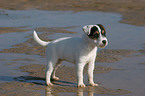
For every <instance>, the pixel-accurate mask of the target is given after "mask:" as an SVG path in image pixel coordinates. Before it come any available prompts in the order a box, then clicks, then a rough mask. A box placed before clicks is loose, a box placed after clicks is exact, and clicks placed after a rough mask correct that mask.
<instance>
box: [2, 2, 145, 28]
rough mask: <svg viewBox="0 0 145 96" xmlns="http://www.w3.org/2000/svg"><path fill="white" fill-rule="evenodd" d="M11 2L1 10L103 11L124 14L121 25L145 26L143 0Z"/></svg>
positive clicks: (3, 3) (4, 4) (5, 4)
mask: <svg viewBox="0 0 145 96" xmlns="http://www.w3.org/2000/svg"><path fill="white" fill-rule="evenodd" d="M9 2H11V1H10V0H5V1H2V2H1V4H0V6H1V7H0V8H2V9H8V10H31V9H41V10H49V11H52V10H53V11H74V12H79V11H102V12H113V13H119V14H122V15H123V17H122V20H121V21H120V22H121V23H126V24H132V25H137V26H145V16H144V11H145V6H144V4H145V1H143V0H129V1H126V0H122V1H116V0H97V1H96V0H89V1H87V0H79V1H77V0H76V1H74V0H68V1H65V0H59V1H56V0H53V1H49V2H48V1H44V2H41V1H40V0H35V1H34V0H14V1H13V2H12V3H9Z"/></svg>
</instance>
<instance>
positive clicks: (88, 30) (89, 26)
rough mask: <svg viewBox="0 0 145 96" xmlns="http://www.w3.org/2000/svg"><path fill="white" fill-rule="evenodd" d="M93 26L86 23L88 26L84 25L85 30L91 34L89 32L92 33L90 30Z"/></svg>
mask: <svg viewBox="0 0 145 96" xmlns="http://www.w3.org/2000/svg"><path fill="white" fill-rule="evenodd" d="M91 27H92V25H86V26H84V27H83V31H84V32H85V33H86V34H87V35H89V34H90V31H91Z"/></svg>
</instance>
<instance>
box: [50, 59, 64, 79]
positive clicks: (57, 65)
mask: <svg viewBox="0 0 145 96" xmlns="http://www.w3.org/2000/svg"><path fill="white" fill-rule="evenodd" d="M61 62H62V60H58V61H57V63H56V64H55V67H54V70H53V72H52V75H51V79H52V80H59V77H56V75H55V73H56V70H57V69H58V67H59V66H60V65H61Z"/></svg>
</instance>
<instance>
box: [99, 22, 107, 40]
mask: <svg viewBox="0 0 145 96" xmlns="http://www.w3.org/2000/svg"><path fill="white" fill-rule="evenodd" d="M97 25H98V26H99V27H100V29H101V34H102V35H103V36H104V37H106V30H105V28H104V26H103V25H102V24H97Z"/></svg>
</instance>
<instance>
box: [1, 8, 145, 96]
mask: <svg viewBox="0 0 145 96" xmlns="http://www.w3.org/2000/svg"><path fill="white" fill-rule="evenodd" d="M4 12H5V13H6V14H8V15H5V14H1V15H0V22H1V23H0V27H25V29H31V30H32V31H33V30H34V29H35V28H38V27H70V26H77V27H75V28H68V29H67V30H69V31H75V32H77V34H67V33H56V34H53V35H49V36H48V38H50V39H57V38H59V37H64V36H72V37H80V36H81V35H82V34H83V31H82V27H83V26H84V25H87V24H103V25H105V27H106V31H107V36H108V40H109V45H108V46H107V47H106V49H131V50H139V49H142V48H143V47H144V46H143V44H144V43H145V27H138V26H133V25H128V24H121V23H119V21H120V20H121V15H119V14H113V13H103V12H77V13H74V12H72V11H68V12H66V11H43V10H24V11H22V10H4ZM32 31H27V32H21V33H5V34H0V45H1V46H0V50H2V49H7V48H10V47H12V45H15V44H18V43H22V42H24V41H26V40H27V38H26V36H29V35H30V34H32ZM144 57H145V56H138V57H136V56H132V57H126V58H123V59H122V60H120V61H118V62H116V63H99V64H100V65H105V66H109V67H113V68H119V69H124V70H121V71H111V72H109V73H106V74H95V76H94V77H95V78H94V79H95V81H98V82H99V83H101V85H102V86H105V87H108V88H115V89H126V90H129V91H132V93H131V94H127V95H124V96H139V95H140V96H143V95H145V91H144V89H145V86H144V84H145V77H144V74H145V66H144V65H140V64H139V63H144V62H145V60H144ZM26 58H27V59H28V58H29V60H26ZM16 59H19V60H16ZM29 64H46V63H45V59H44V58H41V57H40V56H36V55H25V54H16V53H15V54H14V53H0V83H2V82H7V81H13V78H14V77H18V76H21V75H23V76H24V75H27V74H28V73H25V72H20V71H19V70H18V68H19V66H24V65H29ZM64 94H68V92H64V93H60V96H62V95H64ZM71 94H72V95H75V94H76V93H69V95H71ZM85 94H87V93H84V95H85ZM94 95H97V96H104V95H99V94H94ZM91 96H93V95H91ZM105 96H110V95H105Z"/></svg>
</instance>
